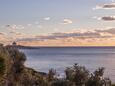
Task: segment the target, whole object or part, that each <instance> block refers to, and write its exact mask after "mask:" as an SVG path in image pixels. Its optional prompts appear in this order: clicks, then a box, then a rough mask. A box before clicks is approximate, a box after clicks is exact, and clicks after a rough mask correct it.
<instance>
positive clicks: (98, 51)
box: [21, 47, 115, 82]
mask: <svg viewBox="0 0 115 86" xmlns="http://www.w3.org/2000/svg"><path fill="white" fill-rule="evenodd" d="M21 51H22V52H24V53H25V54H26V56H27V61H26V63H25V65H26V66H28V67H31V68H34V69H36V70H38V71H43V72H48V70H49V69H50V68H54V69H56V70H57V72H58V73H60V74H63V71H64V69H65V68H66V67H68V66H72V65H73V64H74V63H79V65H82V66H85V67H86V68H87V69H89V70H90V71H91V72H93V71H94V70H95V69H97V68H98V67H105V76H106V77H110V79H111V80H112V81H113V82H115V47H65V48H64V47H63V48H56V47H55V48H48V47H46V48H43V47H41V48H39V49H21Z"/></svg>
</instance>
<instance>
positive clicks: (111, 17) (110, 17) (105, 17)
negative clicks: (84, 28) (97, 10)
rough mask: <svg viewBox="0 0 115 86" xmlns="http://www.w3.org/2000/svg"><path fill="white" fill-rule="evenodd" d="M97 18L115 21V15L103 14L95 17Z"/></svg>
mask: <svg viewBox="0 0 115 86" xmlns="http://www.w3.org/2000/svg"><path fill="white" fill-rule="evenodd" d="M93 18H95V19H97V20H103V21H115V16H103V17H93Z"/></svg>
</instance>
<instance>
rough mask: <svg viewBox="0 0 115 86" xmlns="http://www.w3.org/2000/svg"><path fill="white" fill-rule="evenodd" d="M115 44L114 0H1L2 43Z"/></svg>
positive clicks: (0, 40) (0, 39) (46, 44)
mask: <svg viewBox="0 0 115 86" xmlns="http://www.w3.org/2000/svg"><path fill="white" fill-rule="evenodd" d="M13 41H16V42H17V43H18V44H21V45H26V46H27V45H29V46H115V1H114V0H0V43H4V44H11V43H12V42H13Z"/></svg>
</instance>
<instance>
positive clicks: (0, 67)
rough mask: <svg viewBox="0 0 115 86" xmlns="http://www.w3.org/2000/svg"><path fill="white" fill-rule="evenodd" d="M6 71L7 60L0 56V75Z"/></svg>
mask: <svg viewBox="0 0 115 86" xmlns="http://www.w3.org/2000/svg"><path fill="white" fill-rule="evenodd" d="M4 72H5V60H4V59H3V58H2V57H0V75H3V74H4Z"/></svg>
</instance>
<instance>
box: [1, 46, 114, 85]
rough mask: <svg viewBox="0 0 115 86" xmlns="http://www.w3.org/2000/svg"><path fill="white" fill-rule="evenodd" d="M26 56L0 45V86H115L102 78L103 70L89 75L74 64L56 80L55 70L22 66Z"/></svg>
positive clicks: (107, 79) (81, 67) (83, 68)
mask: <svg viewBox="0 0 115 86" xmlns="http://www.w3.org/2000/svg"><path fill="white" fill-rule="evenodd" d="M25 61H26V56H25V55H24V53H22V52H20V51H18V50H17V49H16V48H14V47H10V46H3V45H0V86H115V85H114V84H113V85H111V80H110V79H109V78H104V76H103V74H104V68H103V67H102V68H98V69H97V70H95V71H94V72H93V73H90V72H89V71H88V70H87V69H86V68H85V67H84V66H80V65H78V64H74V65H73V66H72V67H67V68H66V69H65V77H63V78H58V77H57V75H58V74H57V73H56V70H54V69H50V70H49V73H48V74H46V73H42V72H37V71H35V70H33V69H31V68H27V67H25V66H24V62H25Z"/></svg>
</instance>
